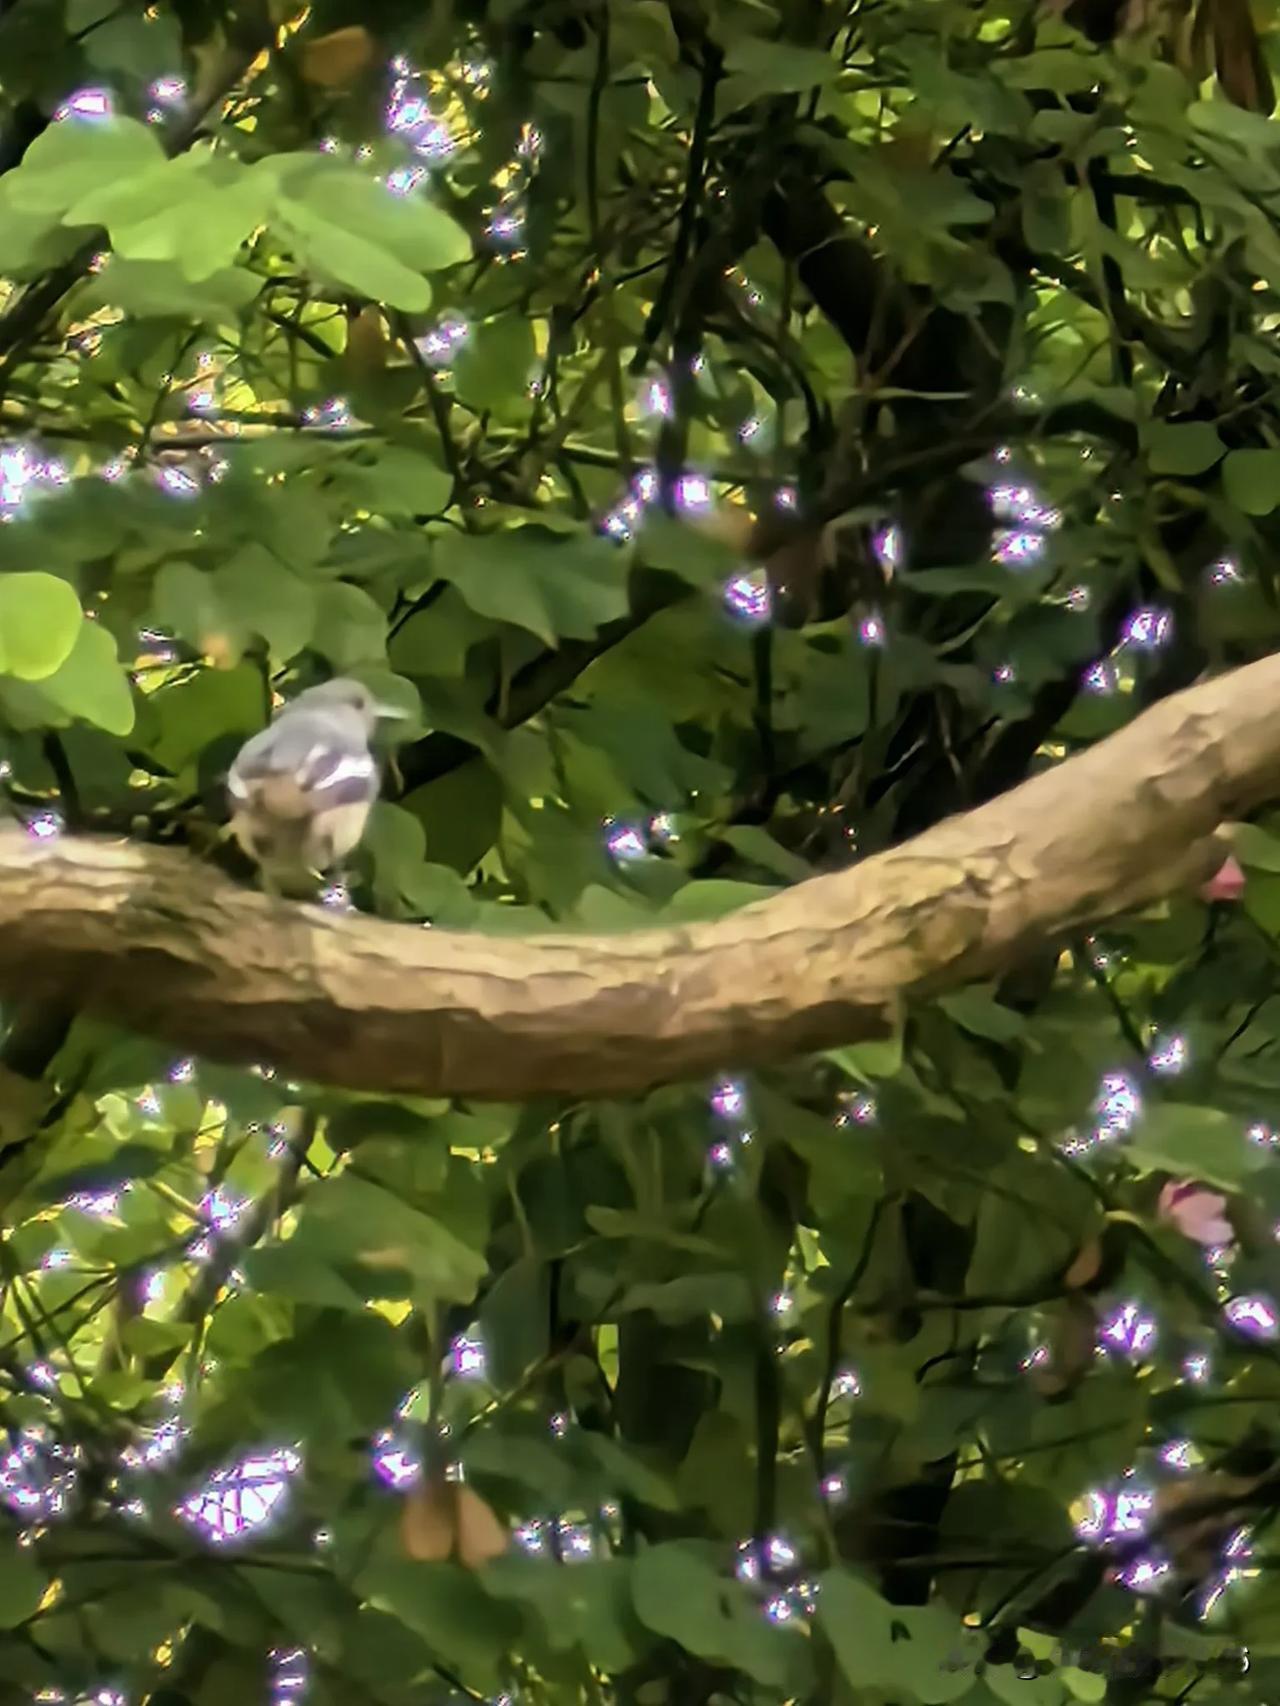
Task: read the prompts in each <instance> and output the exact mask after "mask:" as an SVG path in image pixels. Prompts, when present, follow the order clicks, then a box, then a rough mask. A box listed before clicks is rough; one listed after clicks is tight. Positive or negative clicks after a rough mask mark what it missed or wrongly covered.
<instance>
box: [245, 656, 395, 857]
mask: <svg viewBox="0 0 1280 1706" xmlns="http://www.w3.org/2000/svg"><path fill="white" fill-rule="evenodd" d="M404 715H405V713H404V712H403V711H401V710H399V709H397V708H396V707H395V706H393V705H381V704H379V703H378V701H377V700H376V699H375V698H374V696H373V694H372V693H370V691H369V689H368V688H367V687H365V686H364V685H363V684H362V683H361V682H359V681H351V680H349V679H347V678H346V677H339V678H338V679H337V680H335V681H326V682H324V683H323V684H322V685H321V686H319V687H311V688H308V689H307V691H306V692H305V693H299V695H298V697H297V698H296V699H291V700H290V701H289V702H288V703H287V704H285V705H282V706H281V707H280V709H279V710H278V711H277V712H276V714H275V716H274V717H273V718H272V720H271V723H270V725H269V726H268V727H267V728H265V729H263V731H262V732H261V734H256V735H253V736H252V737H251V738H250V739H249V740H247V741H246V742H245V744H244V745H243V746H242V747H241V748H240V751H239V752H238V753H237V755H236V759H235V762H234V763H233V764H232V766H231V769H230V771H229V773H228V775H227V797H228V800H229V801H230V805H231V828H232V831H233V832H234V834H235V837H236V840H237V841H238V842H239V843H240V845H241V847H243V848H244V850H245V852H246V853H247V854H248V855H249V857H250V858H251V859H253V860H255V861H256V862H257V864H258V865H259V866H261V868H262V874H263V879H264V882H265V883H266V885H267V886H268V887H270V888H274V889H281V890H285V889H291V888H294V887H296V886H297V885H298V883H299V881H300V880H305V878H306V877H307V876H308V875H310V876H311V877H312V878H313V879H314V877H315V876H316V875H318V874H319V873H321V872H324V871H329V870H331V869H332V868H333V867H334V866H335V865H337V864H339V863H340V862H341V861H342V860H343V859H345V858H346V856H347V855H348V854H349V853H350V852H351V851H352V849H353V848H354V847H355V846H356V845H357V844H358V842H359V840H360V837H361V836H362V835H363V834H364V830H365V824H366V823H367V822H368V818H369V812H370V809H371V808H372V806H373V803H374V801H375V800H376V799H377V797H378V761H377V759H376V758H375V757H374V755H373V753H372V751H371V750H370V741H371V739H372V737H373V732H374V730H375V728H376V727H377V725H378V722H379V720H380V719H382V718H384V717H386V718H390V717H403V716H404Z"/></svg>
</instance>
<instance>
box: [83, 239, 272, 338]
mask: <svg viewBox="0 0 1280 1706" xmlns="http://www.w3.org/2000/svg"><path fill="white" fill-rule="evenodd" d="M261 288H262V283H261V280H260V279H256V278H255V277H254V276H253V274H252V273H250V272H247V271H242V270H241V269H240V268H238V267H224V268H222V269H221V270H219V271H216V272H213V273H210V274H209V276H208V277H206V278H202V279H201V280H200V282H199V283H198V284H195V283H192V281H191V280H190V279H189V278H188V277H187V276H186V275H185V274H184V273H183V271H182V269H181V268H180V267H179V266H178V265H177V264H176V262H173V261H126V260H122V259H121V258H120V257H119V256H118V255H117V256H113V257H112V259H111V260H109V261H108V262H107V264H106V266H104V267H103V268H102V269H101V270H100V271H99V272H97V273H95V274H94V276H93V278H92V279H91V280H90V282H89V285H88V287H87V289H86V292H85V301H86V304H87V305H88V306H91V307H94V308H97V307H108V306H109V307H112V308H119V309H121V310H123V312H124V313H125V314H127V315H129V316H130V317H131V318H133V319H135V320H201V321H204V322H205V323H206V324H208V325H213V326H222V325H230V324H232V323H233V322H234V321H235V320H237V319H238V318H239V316H240V314H241V313H242V312H243V311H244V309H245V308H247V307H248V305H249V303H250V302H252V301H253V299H254V297H255V296H256V295H257V294H258V292H259V290H260V289H261Z"/></svg>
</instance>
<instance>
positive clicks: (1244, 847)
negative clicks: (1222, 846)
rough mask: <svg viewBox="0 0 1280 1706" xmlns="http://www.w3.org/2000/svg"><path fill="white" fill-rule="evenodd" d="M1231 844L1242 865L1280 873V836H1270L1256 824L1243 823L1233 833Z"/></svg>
mask: <svg viewBox="0 0 1280 1706" xmlns="http://www.w3.org/2000/svg"><path fill="white" fill-rule="evenodd" d="M1231 844H1232V847H1233V848H1234V850H1235V852H1236V854H1237V855H1238V857H1239V859H1240V863H1241V864H1242V865H1247V866H1248V867H1249V868H1250V869H1251V870H1254V871H1271V872H1277V873H1280V836H1275V835H1269V834H1268V833H1267V831H1266V830H1265V829H1262V828H1260V827H1259V826H1258V825H1257V824H1256V823H1241V824H1237V825H1236V827H1235V829H1234V831H1233V832H1232V837H1231Z"/></svg>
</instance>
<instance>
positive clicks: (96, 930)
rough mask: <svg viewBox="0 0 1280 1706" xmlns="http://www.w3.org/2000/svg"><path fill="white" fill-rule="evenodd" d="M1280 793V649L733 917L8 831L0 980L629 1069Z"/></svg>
mask: <svg viewBox="0 0 1280 1706" xmlns="http://www.w3.org/2000/svg"><path fill="white" fill-rule="evenodd" d="M1277 794H1280V656H1275V657H1271V658H1267V659H1264V660H1263V661H1261V662H1259V663H1254V664H1250V665H1249V666H1247V667H1246V668H1244V669H1239V670H1235V671H1233V672H1232V673H1230V674H1227V675H1223V676H1220V677H1218V678H1217V679H1216V680H1213V681H1210V682H1206V683H1202V684H1201V685H1199V686H1196V687H1193V688H1190V689H1188V690H1187V691H1186V692H1184V693H1181V694H1178V695H1177V696H1176V697H1174V698H1171V699H1168V700H1165V701H1163V702H1162V703H1161V704H1159V705H1157V706H1156V707H1155V708H1154V709H1152V710H1151V711H1148V712H1146V713H1145V714H1144V715H1143V716H1141V717H1139V718H1138V719H1137V720H1136V721H1135V722H1134V723H1133V724H1131V725H1130V726H1129V727H1128V728H1127V729H1125V730H1123V731H1121V732H1120V733H1119V734H1116V735H1114V736H1112V737H1111V738H1110V739H1109V740H1106V741H1104V742H1101V743H1100V744H1099V745H1097V746H1095V747H1092V748H1091V749H1090V750H1089V751H1087V752H1085V753H1082V754H1081V755H1079V756H1078V757H1075V758H1072V759H1070V760H1068V761H1067V762H1065V763H1063V764H1061V765H1059V766H1058V767H1056V768H1054V769H1051V770H1048V771H1046V772H1044V773H1042V774H1041V775H1039V776H1036V777H1034V778H1033V779H1032V780H1031V781H1029V782H1025V783H1023V785H1022V786H1021V787H1019V788H1016V789H1014V790H1013V791H1012V792H1010V793H1008V794H1004V795H1002V796H1001V797H1000V798H998V799H996V800H993V801H992V802H990V803H989V804H987V805H985V806H981V807H979V808H978V809H977V810H976V811H973V812H969V813H967V814H965V815H964V816H961V817H955V818H951V819H949V820H947V821H946V822H945V823H943V824H940V825H939V826H938V827H937V828H935V829H931V830H929V831H927V832H926V833H925V834H923V835H920V836H918V837H917V838H916V839H915V840H913V841H911V842H908V843H907V844H906V845H905V846H902V847H899V848H896V849H894V850H892V851H890V852H887V853H882V854H879V855H877V856H876V857H874V858H870V859H867V860H866V861H865V862H864V863H862V864H860V865H858V866H856V867H854V868H852V869H850V870H847V871H841V872H838V873H836V874H835V875H828V876H820V877H815V878H813V879H811V880H810V881H808V882H804V883H800V884H798V885H797V886H796V887H794V888H792V889H789V890H786V891H785V892H783V893H780V894H778V895H776V896H774V897H771V898H770V899H769V900H767V901H763V902H760V903H757V904H756V905H753V906H750V907H747V908H745V909H744V910H743V911H741V912H738V913H735V914H733V915H732V916H731V917H728V918H725V919H722V920H719V921H717V922H715V923H711V924H697V925H690V926H687V927H681V928H676V929H655V930H643V931H637V932H635V933H619V934H617V935H614V936H585V935H584V936H573V935H559V934H558V935H548V936H534V937H525V938H517V939H512V938H509V937H504V936H486V935H482V934H478V933H477V934H466V933H459V932H446V931H436V930H424V929H420V928H417V927H411V926H408V925H403V924H391V923H387V922H383V921H381V920H377V919H366V918H358V917H351V916H337V915H333V914H330V913H328V912H326V911H324V910H323V909H322V908H319V907H297V906H288V905H285V904H283V903H280V902H276V901H272V900H268V899H267V898H265V897H264V896H262V895H260V894H257V893H255V892H253V891H251V890H249V889H244V888H239V887H237V886H236V885H235V884H233V883H231V882H230V881H228V880H226V879H224V878H223V877H221V876H219V875H218V874H217V873H216V872H214V871H212V870H209V871H197V870H196V869H195V868H194V867H193V864H192V861H191V859H190V858H189V857H187V856H186V855H183V854H181V853H177V852H175V851H173V850H171V849H166V848H157V847H141V846H138V845H130V844H124V845H119V844H111V843H105V842H95V841H92V840H88V839H76V838H67V839H66V840H64V841H62V842H61V843H58V844H55V845H47V844H42V843H39V842H36V841H33V840H31V839H29V838H27V837H26V836H25V835H24V834H23V833H22V832H20V831H18V830H16V829H15V830H6V831H3V832H0V994H5V995H9V996H21V997H22V998H23V999H27V1000H40V999H49V998H56V997H58V996H69V997H72V998H73V999H75V1001H76V1002H77V1004H78V1005H79V1006H80V1008H81V1009H83V1010H86V1011H89V1012H93V1013H97V1014H101V1015H105V1016H107V1017H109V1018H111V1019H113V1020H115V1021H117V1022H118V1023H121V1024H125V1025H130V1026H132V1027H134V1028H135V1029H137V1030H138V1031H140V1032H143V1033H147V1034H150V1035H154V1036H157V1037H163V1038H166V1039H168V1040H170V1041H172V1042H173V1043H174V1044H175V1045H177V1046H180V1047H182V1048H188V1049H192V1050H196V1051H199V1052H202V1053H204V1054H206V1055H208V1056H210V1057H215V1058H221V1059H226V1060H233V1061H236V1060H238V1061H253V1060H260V1061H267V1062H270V1063H272V1064H273V1065H275V1066H276V1067H277V1068H278V1069H279V1070H281V1071H283V1072H285V1073H286V1074H287V1075H289V1076H295V1077H301V1078H311V1079H315V1080H321V1081H325V1082H336V1083H343V1084H347V1085H351V1086H357V1087H363V1088H377V1089H381V1090H384V1091H388V1092H394V1091H401V1092H410V1091H412V1092H416V1093H419V1094H430V1095H438V1094H442V1093H445V1094H456V1095H463V1096H471V1097H480V1098H496V1099H500V1100H516V1099H519V1098H522V1097H528V1096H533V1095H537V1094H542V1093H548V1092H563V1093H570V1094H586V1095H589V1094H618V1093H625V1092H628V1091H637V1090H642V1089H644V1088H645V1087H647V1086H649V1085H653V1084H655V1083H659V1082H662V1081H669V1080H673V1079H679V1078H684V1077H689V1076H692V1075H696V1074H700V1073H707V1072H711V1071H714V1070H716V1069H719V1068H723V1067H728V1066H732V1065H734V1064H735V1063H742V1062H747V1061H750V1062H752V1063H757V1064H758V1063H761V1062H765V1061H770V1060H780V1059H783V1058H785V1057H787V1056H788V1055H791V1054H794V1053H796V1052H799V1051H802V1050H806V1049H815V1048H822V1047H826V1046H829V1045H834V1044H838V1043H844V1042H849V1041H851V1040H854V1039H856V1038H859V1037H866V1036H871V1035H876V1034H878V1033H882V1032H883V1029H884V1027H885V1024H886V1021H887V1019H889V1018H890V1017H891V1016H892V1015H893V1013H894V1012H895V1011H896V1010H897V1008H898V1006H899V1004H900V1003H901V1001H902V1000H903V999H904V998H906V997H910V996H920V995H928V994H930V993H932V992H934V991H937V990H940V989H943V988H947V987H953V986H955V985H958V984H961V983H964V982H965V981H967V980H970V979H973V978H977V977H982V976H985V975H988V974H990V973H992V972H996V971H998V970H1000V969H1001V968H1002V967H1004V966H1006V965H1007V964H1008V963H1009V962H1010V961H1011V960H1012V959H1014V958H1015V957H1017V956H1018V955H1019V954H1020V953H1022V952H1024V951H1025V950H1026V949H1027V948H1029V947H1030V946H1032V945H1034V944H1035V943H1037V942H1039V941H1042V940H1044V939H1045V938H1053V937H1055V936H1057V935H1058V934H1060V933H1062V932H1065V931H1070V930H1073V929H1076V928H1078V927H1080V926H1081V925H1084V924H1087V923H1091V922H1093V921H1094V920H1096V919H1098V918H1099V917H1103V916H1106V915H1108V914H1111V913H1116V912H1120V911H1124V910H1125V909H1127V908H1130V907H1133V906H1135V905H1139V904H1142V903H1144V902H1146V901H1149V900H1151V899H1153V898H1155V897H1157V896H1159V895H1162V894H1166V893H1169V892H1171V891H1173V890H1175V889H1177V888H1179V887H1182V886H1184V885H1186V884H1189V883H1192V882H1195V881H1197V880H1200V879H1202V878H1203V877H1205V876H1206V875H1207V874H1208V873H1209V871H1210V870H1211V869H1212V867H1213V864H1214V861H1215V859H1217V858H1220V857H1221V853H1220V851H1218V850H1216V849H1215V847H1214V845H1213V842H1212V840H1211V837H1212V835H1213V832H1214V831H1215V830H1216V829H1217V827H1218V826H1219V825H1220V824H1221V823H1223V822H1224V821H1225V820H1227V819H1230V818H1232V817H1236V816H1239V815H1241V814H1243V813H1245V812H1248V811H1251V810H1253V809H1254V808H1256V807H1257V806H1258V805H1260V804H1261V803H1262V802H1263V801H1265V800H1267V799H1269V798H1272V797H1274V796H1275V795H1277Z"/></svg>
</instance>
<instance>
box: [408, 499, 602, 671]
mask: <svg viewBox="0 0 1280 1706" xmlns="http://www.w3.org/2000/svg"><path fill="white" fill-rule="evenodd" d="M432 566H433V567H434V569H435V571H436V573H437V574H438V575H440V576H441V578H442V579H444V580H447V581H451V582H452V583H453V585H454V586H456V587H457V589H458V591H459V592H460V593H461V594H462V596H463V598H464V599H466V601H467V603H468V604H469V605H470V606H471V608H472V610H474V611H476V612H477V614H479V615H481V616H488V617H490V618H492V619H493V620H494V621H497V622H510V623H512V624H514V625H515V626H517V627H521V628H527V629H528V630H529V632H530V633H532V634H536V635H537V636H538V638H539V639H540V640H543V641H545V643H546V644H547V645H549V646H554V645H555V644H556V643H557V641H558V640H560V639H575V640H589V639H591V638H593V637H594V635H595V634H596V633H598V631H599V630H600V628H601V627H603V626H604V624H605V623H606V622H611V621H614V620H615V619H616V618H617V617H619V616H623V615H625V613H626V609H627V572H626V567H625V564H624V563H622V562H621V561H620V560H619V558H618V555H617V552H616V550H615V548H614V547H613V546H612V545H610V544H609V542H608V541H607V540H605V539H601V538H599V537H598V536H596V535H594V534H588V533H576V534H562V533H553V532H551V531H549V530H548V529H546V528H543V527H536V526H525V527H514V528H511V529H510V530H508V531H507V532H503V533H449V534H446V535H444V536H443V537H442V538H440V539H438V540H437V541H436V545H435V551H434V554H433V556H432Z"/></svg>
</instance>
